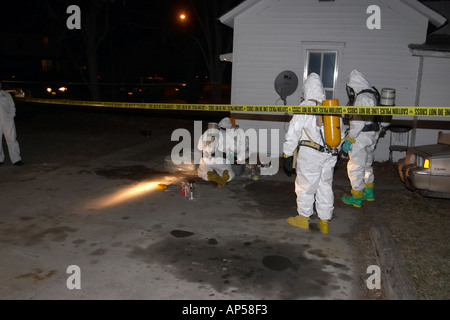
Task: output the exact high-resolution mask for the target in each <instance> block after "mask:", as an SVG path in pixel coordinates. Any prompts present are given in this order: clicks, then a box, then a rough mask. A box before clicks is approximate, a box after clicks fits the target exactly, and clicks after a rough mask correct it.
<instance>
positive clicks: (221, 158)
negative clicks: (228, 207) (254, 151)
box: [197, 118, 245, 182]
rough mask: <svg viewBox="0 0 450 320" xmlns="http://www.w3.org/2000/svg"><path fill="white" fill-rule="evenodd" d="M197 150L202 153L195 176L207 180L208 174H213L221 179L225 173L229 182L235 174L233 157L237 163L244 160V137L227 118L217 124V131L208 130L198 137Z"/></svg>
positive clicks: (241, 131) (240, 130)
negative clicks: (235, 156) (235, 157)
mask: <svg viewBox="0 0 450 320" xmlns="http://www.w3.org/2000/svg"><path fill="white" fill-rule="evenodd" d="M197 148H198V149H199V150H200V151H203V157H202V159H201V163H200V165H199V167H198V171H197V175H198V176H199V177H200V178H202V179H203V180H210V179H208V172H215V173H217V175H218V176H219V177H222V176H223V174H224V172H225V171H227V173H228V177H229V178H228V179H227V180H226V181H225V182H228V181H231V180H232V179H233V178H234V177H235V174H234V172H233V169H232V164H233V163H234V155H235V154H237V161H238V162H243V161H244V160H245V135H244V132H243V130H242V129H235V128H233V127H232V125H231V121H230V119H229V118H224V119H222V120H221V121H220V122H219V129H208V130H206V131H205V132H204V133H203V135H202V136H201V137H200V139H199V141H198V145H197Z"/></svg>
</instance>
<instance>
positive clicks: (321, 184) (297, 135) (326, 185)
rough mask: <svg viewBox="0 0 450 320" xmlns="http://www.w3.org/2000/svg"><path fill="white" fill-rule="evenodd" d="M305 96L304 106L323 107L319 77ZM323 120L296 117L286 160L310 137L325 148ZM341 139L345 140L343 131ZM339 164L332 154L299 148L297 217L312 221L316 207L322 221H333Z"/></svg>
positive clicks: (310, 83) (310, 80)
mask: <svg viewBox="0 0 450 320" xmlns="http://www.w3.org/2000/svg"><path fill="white" fill-rule="evenodd" d="M303 94H304V99H305V100H304V101H303V102H302V103H301V104H300V105H301V106H316V105H317V104H316V101H318V103H319V105H321V104H322V101H323V100H325V91H324V89H323V85H322V81H321V79H320V77H319V76H318V75H317V74H315V73H311V74H310V75H309V76H308V78H307V79H306V81H305V83H304V85H303ZM312 100H316V101H312ZM320 117H321V116H320V115H306V114H305V115H304V114H301V115H294V116H293V118H292V120H291V121H290V123H289V129H288V132H287V133H286V137H285V139H286V141H285V142H284V144H283V152H284V154H285V155H286V156H292V155H293V153H294V151H295V150H296V149H297V147H298V145H299V142H300V141H302V140H309V137H310V138H311V139H312V140H313V141H312V142H316V143H318V144H320V145H321V146H324V143H325V142H324V137H325V135H324V132H323V126H322V125H321V123H320ZM341 127H342V118H341ZM308 135H309V137H308ZM341 137H342V138H343V137H344V133H343V132H342V130H341ZM336 161H337V156H336V155H334V156H333V155H332V154H331V153H327V152H321V151H318V150H316V149H313V148H311V147H308V146H300V147H299V151H298V157H297V163H296V173H297V178H296V181H295V193H296V195H297V212H298V214H300V215H302V216H304V217H306V218H308V217H310V216H311V215H312V214H313V208H314V203H315V205H316V211H317V215H318V217H319V218H320V219H322V220H331V218H332V216H333V210H334V195H333V189H332V183H333V171H334V166H335V165H336Z"/></svg>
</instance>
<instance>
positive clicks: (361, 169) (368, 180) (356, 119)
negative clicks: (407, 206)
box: [341, 70, 380, 208]
mask: <svg viewBox="0 0 450 320" xmlns="http://www.w3.org/2000/svg"><path fill="white" fill-rule="evenodd" d="M371 91H372V87H371V86H370V84H369V82H368V81H367V80H366V79H365V77H364V75H363V74H362V73H361V72H359V71H357V70H353V71H352V72H351V73H350V75H349V77H348V79H347V93H348V95H349V98H350V100H352V99H353V98H352V96H354V102H353V105H354V106H361V107H364V106H366V107H370V106H376V105H377V102H378V101H377V97H376V95H375V94H374V93H375V92H373V91H372V92H371ZM349 122H350V130H349V132H348V135H347V138H346V140H345V142H344V144H343V145H342V150H343V151H344V152H346V153H348V156H349V161H348V163H347V174H348V178H349V180H350V184H351V187H352V190H351V196H349V197H342V199H341V200H342V202H344V203H345V204H349V205H353V206H354V207H357V208H359V207H361V205H362V200H367V201H374V200H375V197H374V189H373V188H374V180H375V176H374V174H373V166H372V165H373V160H374V154H375V148H376V145H377V141H378V138H379V135H380V126H379V124H378V123H376V122H374V117H373V116H352V117H351V118H350V121H349Z"/></svg>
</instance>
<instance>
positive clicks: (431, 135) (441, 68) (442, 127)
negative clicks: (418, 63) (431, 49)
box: [413, 53, 450, 145]
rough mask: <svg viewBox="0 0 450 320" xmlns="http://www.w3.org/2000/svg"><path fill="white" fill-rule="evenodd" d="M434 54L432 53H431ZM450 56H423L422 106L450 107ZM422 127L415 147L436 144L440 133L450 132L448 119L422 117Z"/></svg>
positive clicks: (417, 131) (420, 99) (420, 100)
mask: <svg viewBox="0 0 450 320" xmlns="http://www.w3.org/2000/svg"><path fill="white" fill-rule="evenodd" d="M430 54H432V53H430ZM449 77H450V56H448V55H446V56H443V57H433V56H426V55H425V56H423V67H422V74H421V82H420V98H419V105H420V106H428V107H442V106H450V86H449ZM420 120H421V122H422V126H424V125H423V124H424V123H425V121H426V128H420V125H419V128H418V129H417V130H416V133H415V139H414V141H413V143H414V145H424V144H430V143H436V142H437V137H438V133H439V131H443V132H450V119H449V118H448V117H422V118H421V119H420Z"/></svg>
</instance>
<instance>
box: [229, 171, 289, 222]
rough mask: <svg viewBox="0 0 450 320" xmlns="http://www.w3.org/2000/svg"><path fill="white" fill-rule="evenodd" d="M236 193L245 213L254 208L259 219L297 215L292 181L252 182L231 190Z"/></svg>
mask: <svg viewBox="0 0 450 320" xmlns="http://www.w3.org/2000/svg"><path fill="white" fill-rule="evenodd" d="M231 190H232V191H233V192H235V193H236V199H244V201H242V200H240V201H241V203H242V206H243V207H244V208H245V211H248V210H249V209H251V208H253V209H254V210H253V211H257V212H258V213H259V216H258V218H264V219H287V218H288V217H290V216H294V215H296V214H297V202H296V195H295V190H294V182H290V181H264V180H259V181H250V182H247V183H244V184H242V187H241V186H238V185H236V186H235V187H234V188H232V189H231Z"/></svg>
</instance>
